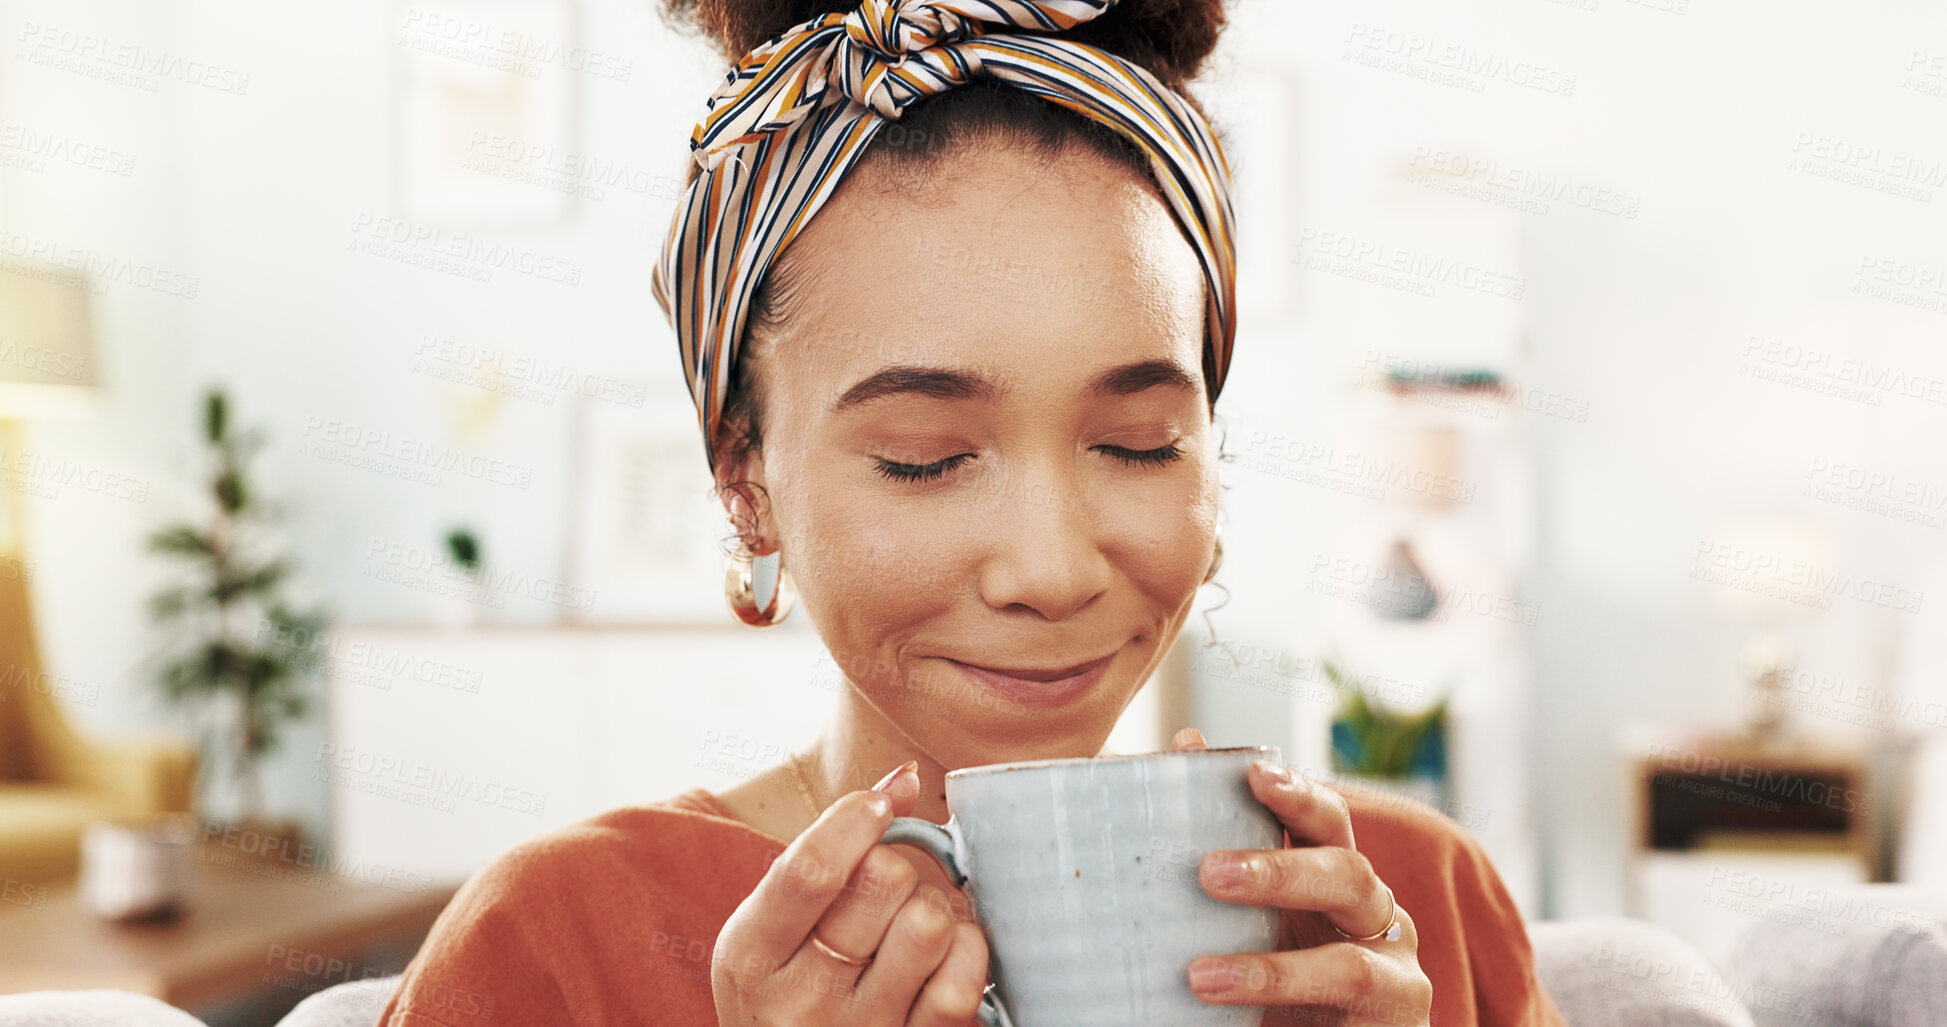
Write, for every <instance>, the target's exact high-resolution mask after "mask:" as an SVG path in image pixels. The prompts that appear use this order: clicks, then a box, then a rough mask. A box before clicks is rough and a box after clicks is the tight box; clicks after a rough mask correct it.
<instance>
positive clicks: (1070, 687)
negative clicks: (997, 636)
mask: <svg viewBox="0 0 1947 1027" xmlns="http://www.w3.org/2000/svg"><path fill="white" fill-rule="evenodd" d="M1115 655H1116V654H1115V653H1110V654H1109V655H1107V656H1103V657H1100V658H1098V659H1094V660H1090V661H1088V662H1087V663H1077V664H1071V665H1069V666H1066V667H1013V668H1007V669H1002V668H999V667H983V666H981V665H979V664H975V663H962V662H961V661H959V660H955V659H953V658H951V657H942V659H945V660H946V662H948V663H951V664H953V665H954V666H956V667H958V668H960V673H962V674H964V675H966V676H967V677H968V678H969V679H970V680H971V681H972V682H973V683H974V684H975V685H977V686H978V687H980V688H982V689H984V690H986V691H988V692H992V693H997V694H1000V695H1002V696H1005V697H1006V698H1007V699H1009V700H1010V701H1013V702H1017V703H1021V704H1024V705H1032V706H1043V707H1046V706H1056V705H1060V704H1062V703H1066V702H1068V701H1069V700H1071V699H1076V698H1079V697H1080V696H1082V695H1084V694H1086V693H1087V692H1089V691H1090V690H1091V689H1093V688H1094V687H1095V684H1096V682H1098V681H1100V680H1102V675H1103V674H1104V673H1105V672H1106V671H1107V668H1108V666H1109V664H1110V663H1111V662H1113V661H1114V660H1115Z"/></svg>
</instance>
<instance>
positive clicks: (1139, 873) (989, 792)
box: [881, 745, 1284, 1027]
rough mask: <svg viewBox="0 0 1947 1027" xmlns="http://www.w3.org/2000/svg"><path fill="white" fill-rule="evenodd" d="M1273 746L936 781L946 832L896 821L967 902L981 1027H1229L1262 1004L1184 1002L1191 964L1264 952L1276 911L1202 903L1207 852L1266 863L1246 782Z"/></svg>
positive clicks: (1264, 820)
mask: <svg viewBox="0 0 1947 1027" xmlns="http://www.w3.org/2000/svg"><path fill="white" fill-rule="evenodd" d="M1258 759H1268V760H1271V761H1272V762H1278V761H1279V759H1280V756H1279V751H1278V749H1277V747H1276V746H1270V745H1258V746H1249V747H1244V748H1235V749H1198V750H1190V751H1185V752H1154V753H1141V754H1138V755H1131V756H1098V757H1082V758H1073V759H1054V760H1031V761H1027V762H1021V763H996V764H990V765H987V766H980V767H963V768H961V769H959V770H954V771H949V772H948V773H947V775H946V807H947V814H948V816H947V822H946V824H945V825H940V824H935V823H933V822H932V821H929V820H923V819H921V818H918V817H899V818H898V819H896V820H894V821H893V822H892V826H890V827H888V828H887V829H886V833H885V836H884V837H883V838H882V839H881V841H883V842H886V843H889V844H904V845H914V846H918V847H919V848H920V849H922V850H924V851H925V852H926V853H927V854H928V855H930V856H932V857H933V858H934V859H935V860H936V861H938V862H939V864H940V867H941V868H942V869H943V870H945V871H946V874H947V877H948V878H949V879H951V880H952V882H953V884H954V885H955V886H956V887H960V888H965V889H966V890H967V892H968V894H969V895H970V896H971V897H972V899H973V904H974V908H975V909H976V910H977V917H978V919H979V921H980V925H981V930H982V932H983V933H984V934H985V935H986V937H987V952H988V964H987V965H988V975H989V976H990V977H991V978H992V983H991V984H989V985H988V989H987V993H986V995H984V996H983V997H982V999H981V1003H980V1023H981V1025H982V1027H1145V1025H1148V1027H1165V1025H1167V1027H1218V1025H1225V1027H1232V1025H1238V1027H1241V1025H1248V1024H1256V1023H1258V1022H1259V1020H1260V1019H1261V1018H1262V1016H1263V1014H1264V1007H1262V1006H1223V1005H1213V1004H1211V1003H1208V1002H1205V1001H1204V1000H1203V999H1201V998H1198V997H1197V995H1196V993H1195V992H1193V991H1191V990H1190V984H1189V967H1190V962H1191V961H1192V960H1194V959H1195V958H1196V957H1198V956H1201V955H1222V954H1224V953H1227V952H1269V951H1272V950H1273V949H1275V948H1276V946H1277V940H1278V916H1279V911H1278V910H1275V909H1269V908H1265V907H1260V906H1248V905H1242V904H1239V903H1234V902H1225V901H1223V900H1221V899H1216V898H1212V897H1211V896H1210V894H1209V893H1208V892H1205V891H1204V890H1203V886H1202V885H1201V884H1200V883H1198V880H1197V864H1198V863H1199V862H1200V861H1201V860H1202V858H1203V854H1204V852H1206V851H1208V850H1210V849H1277V848H1282V847H1283V844H1284V826H1283V825H1282V824H1281V823H1279V821H1278V818H1277V816H1276V815H1275V814H1273V813H1272V812H1271V811H1270V810H1269V809H1267V808H1266V807H1265V806H1264V804H1263V803H1261V802H1259V801H1258V800H1257V797H1256V796H1254V795H1252V794H1251V786H1250V781H1249V779H1248V778H1247V777H1246V775H1247V773H1248V771H1249V767H1250V764H1251V762H1252V761H1253V760H1258Z"/></svg>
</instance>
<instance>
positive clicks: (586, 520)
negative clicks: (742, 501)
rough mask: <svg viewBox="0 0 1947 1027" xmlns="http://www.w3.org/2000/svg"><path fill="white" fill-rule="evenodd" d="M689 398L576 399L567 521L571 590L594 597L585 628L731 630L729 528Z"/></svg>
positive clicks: (583, 619) (579, 618)
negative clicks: (726, 584)
mask: <svg viewBox="0 0 1947 1027" xmlns="http://www.w3.org/2000/svg"><path fill="white" fill-rule="evenodd" d="M701 440H702V434H701V432H700V431H699V430H698V428H697V424H696V408H695V407H694V406H692V405H691V404H690V403H689V401H688V399H687V397H684V396H682V395H681V394H680V392H679V394H678V395H677V396H676V397H674V398H668V399H658V398H656V397H654V396H650V397H647V398H645V399H644V401H643V402H642V403H641V404H640V405H636V406H631V405H627V404H624V403H618V402H613V401H610V400H606V399H602V398H591V397H588V396H577V397H576V408H575V417H574V431H573V441H572V443H571V446H572V454H573V455H572V460H573V467H572V469H571V472H570V480H571V481H572V482H573V483H574V484H573V487H572V488H571V490H570V502H569V509H568V514H567V518H566V525H565V527H566V538H567V544H568V550H569V551H568V554H567V566H568V568H569V580H570V582H571V583H572V584H574V585H577V586H579V587H580V588H582V589H583V590H585V591H587V592H590V593H592V594H593V597H594V598H593V600H592V602H591V603H590V609H588V610H586V611H580V610H572V611H570V615H571V616H572V617H573V619H574V620H575V622H577V623H611V624H614V623H628V624H643V623H656V624H696V625H715V624H724V623H729V622H731V619H732V618H731V613H730V611H729V610H728V609H727V607H726V606H725V602H724V597H723V577H724V553H725V546H726V543H725V541H724V540H725V539H727V538H729V536H730V534H731V531H730V523H729V521H728V519H727V518H726V517H725V516H724V513H723V507H722V505H721V504H719V503H718V502H717V501H716V500H715V499H714V498H712V496H711V489H712V485H713V481H712V479H711V476H710V472H709V468H708V465H707V464H706V462H705V460H704V456H703V443H702V441H701Z"/></svg>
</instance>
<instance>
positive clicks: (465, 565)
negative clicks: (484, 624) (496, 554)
mask: <svg viewBox="0 0 1947 1027" xmlns="http://www.w3.org/2000/svg"><path fill="white" fill-rule="evenodd" d="M442 543H443V544H444V546H445V548H446V560H445V567H444V569H443V570H442V573H443V574H444V576H445V577H446V579H447V581H449V582H452V583H453V584H452V586H451V588H450V590H449V589H448V588H446V587H442V588H441V589H440V592H439V595H440V597H441V599H442V601H441V602H440V603H439V604H438V606H437V607H436V609H437V612H438V620H439V622H440V623H443V624H446V625H448V626H450V627H467V626H469V625H472V624H474V623H475V622H477V621H478V620H479V619H480V604H482V603H487V602H491V601H492V598H493V597H492V596H490V595H489V594H487V592H486V591H485V590H484V589H482V588H481V587H480V568H481V565H482V560H481V555H480V539H479V536H477V535H475V534H474V533H473V529H471V528H466V527H454V528H450V529H448V530H447V532H446V536H445V538H444V539H443V540H442Z"/></svg>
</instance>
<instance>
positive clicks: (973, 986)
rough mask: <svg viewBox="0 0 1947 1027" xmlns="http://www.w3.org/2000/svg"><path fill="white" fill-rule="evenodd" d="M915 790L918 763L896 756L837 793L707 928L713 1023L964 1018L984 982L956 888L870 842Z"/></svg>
mask: <svg viewBox="0 0 1947 1027" xmlns="http://www.w3.org/2000/svg"><path fill="white" fill-rule="evenodd" d="M918 796H919V775H918V774H917V773H915V772H914V771H913V770H911V769H909V768H905V767H901V768H900V769H899V770H897V771H895V772H893V773H892V774H889V775H887V778H886V780H884V781H881V782H880V783H879V784H877V785H874V786H873V788H872V789H871V790H865V791H857V792H850V793H848V794H846V795H844V796H843V797H841V798H840V799H839V800H838V801H837V802H835V803H833V804H832V805H831V807H830V808H828V809H826V810H825V812H824V813H823V814H822V815H821V816H819V818H818V820H817V822H816V823H814V824H812V825H811V826H810V827H809V828H806V829H805V832H804V833H803V834H801V835H799V836H798V837H797V838H796V839H795V840H793V841H792V842H791V844H790V845H789V846H788V847H786V848H785V850H784V852H783V853H782V854H781V855H779V856H778V858H777V859H776V860H773V861H772V863H771V867H770V870H769V871H767V872H766V873H765V875H764V879H763V880H762V881H760V882H759V883H758V885H757V888H756V890H755V891H752V892H751V893H750V895H749V896H748V897H747V898H745V899H744V901H743V904H742V905H739V906H738V907H737V909H736V912H734V913H732V914H730V919H729V920H727V921H725V922H724V925H723V930H722V932H721V933H719V934H718V935H717V945H716V949H715V951H714V952H713V953H712V954H711V961H710V985H711V990H712V992H713V993H714V995H715V997H716V1006H717V1022H718V1023H720V1024H723V1025H725V1027H730V1025H733V1024H734V1025H737V1027H760V1025H761V1027H823V1025H829V1024H846V1025H853V1024H856V1025H859V1027H965V1025H966V1024H968V1023H969V1022H970V1021H971V1020H972V1019H973V1016H974V1010H975V1008H976V1007H977V1006H978V1005H979V1004H980V996H981V992H982V991H983V990H984V989H985V988H986V987H987V942H986V939H985V938H984V937H983V936H982V935H981V933H980V929H979V928H978V927H976V926H975V925H974V923H973V922H972V919H971V915H970V913H969V915H968V916H962V915H960V914H959V913H958V912H957V910H958V909H960V908H961V907H964V906H965V905H966V900H965V898H964V897H963V896H960V895H957V894H948V893H946V892H943V891H942V890H941V889H939V888H936V887H934V886H932V885H930V884H924V883H923V882H921V881H920V879H919V872H918V871H916V870H915V869H914V868H913V865H912V864H911V863H909V862H907V860H906V858H905V857H904V856H901V855H899V853H898V852H896V851H894V850H893V848H892V846H890V845H882V844H880V843H879V838H880V836H881V835H883V834H884V833H885V830H886V827H887V826H888V825H890V824H891V823H892V818H893V817H895V816H903V815H906V814H909V813H911V812H912V808H913V801H914V800H915V799H916V798H918ZM814 938H815V939H817V940H819V941H822V942H824V944H825V945H826V946H827V947H829V948H830V949H831V950H832V952H836V953H839V955H833V954H832V952H827V951H826V950H825V949H822V948H820V947H819V946H818V945H816V944H814V943H813V939H814ZM848 958H849V959H857V960H866V961H867V962H865V963H864V965H854V964H853V963H851V962H849V961H848Z"/></svg>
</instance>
